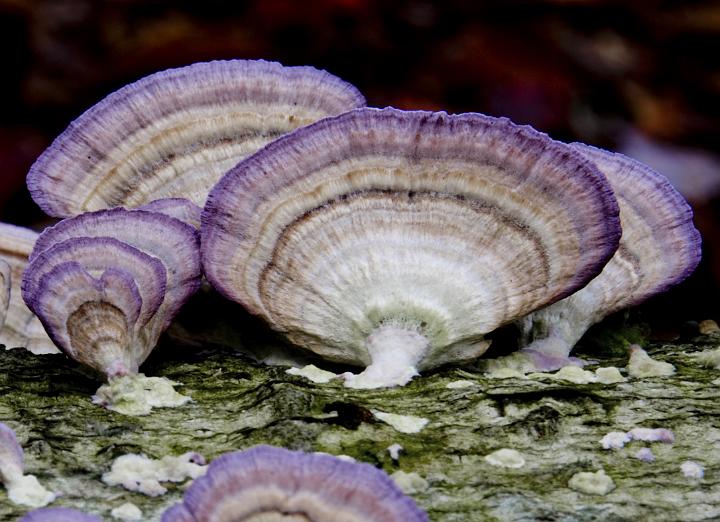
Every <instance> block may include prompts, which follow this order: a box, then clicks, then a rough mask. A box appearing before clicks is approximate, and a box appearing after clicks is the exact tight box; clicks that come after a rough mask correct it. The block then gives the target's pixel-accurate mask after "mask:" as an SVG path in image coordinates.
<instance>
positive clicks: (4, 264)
mask: <svg viewBox="0 0 720 522" xmlns="http://www.w3.org/2000/svg"><path fill="white" fill-rule="evenodd" d="M37 237H38V234H37V233H36V232H33V231H32V230H30V229H27V228H23V227H18V226H15V225H9V224H7V223H0V283H2V284H1V285H0V294H2V295H0V343H1V344H4V345H5V347H6V348H8V349H9V348H20V347H22V348H25V349H27V350H29V351H31V352H32V353H34V354H49V353H58V349H57V348H56V347H55V345H54V344H53V342H52V341H51V340H50V338H49V337H48V336H47V334H46V333H45V330H44V329H43V327H42V325H41V324H40V321H38V318H37V317H35V314H33V313H32V312H31V311H30V310H29V309H28V307H27V306H26V305H25V302H24V301H23V299H22V295H21V292H20V283H21V281H22V273H23V271H24V270H25V267H26V266H27V262H28V256H29V255H30V252H32V249H33V246H34V245H35V241H36V240H37Z"/></svg>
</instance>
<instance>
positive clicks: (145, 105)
mask: <svg viewBox="0 0 720 522" xmlns="http://www.w3.org/2000/svg"><path fill="white" fill-rule="evenodd" d="M364 105H365V100H364V98H363V97H362V95H361V94H360V93H359V92H358V91H357V89H355V88H354V87H353V86H351V85H350V84H348V83H346V82H344V81H342V80H340V79H339V78H337V77H335V76H333V75H331V74H329V73H327V72H325V71H321V70H318V69H315V68H313V67H284V66H282V65H280V64H279V63H275V62H266V61H262V60H258V61H253V60H228V61H213V62H206V63H196V64H193V65H190V66H187V67H181V68H177V69H169V70H166V71H162V72H158V73H155V74H152V75H150V76H147V77H145V78H142V79H140V80H138V81H136V82H135V83H132V84H130V85H127V86H125V87H123V88H122V89H120V90H118V91H116V92H114V93H112V94H110V95H109V96H107V97H106V98H105V99H103V100H102V101H100V102H99V103H98V104H97V105H95V106H93V107H92V108H90V109H89V110H87V111H86V112H85V113H84V114H83V115H81V116H80V117H79V118H77V119H76V120H75V121H73V122H72V123H71V124H70V126H69V127H68V128H67V129H66V130H65V131H64V132H63V133H62V134H61V135H60V136H59V137H58V138H57V139H56V140H55V141H54V142H53V143H52V145H50V147H49V148H48V149H47V150H46V151H45V152H44V153H43V154H42V155H41V156H40V157H39V158H38V160H37V161H36V162H35V164H34V165H33V166H32V168H31V169H30V172H29V174H28V177H27V185H28V188H29V190H30V193H31V195H32V197H33V199H34V200H35V202H36V203H37V204H38V205H39V206H40V208H42V209H43V210H44V211H45V212H46V213H47V214H49V215H51V216H56V217H71V216H75V215H77V214H80V213H82V212H86V211H91V210H99V209H103V208H111V207H116V206H124V207H128V208H135V207H139V206H142V205H144V204H146V203H149V202H151V201H153V200H156V199H160V198H178V197H180V198H187V199H189V200H191V201H192V202H193V203H195V204H197V205H203V204H204V203H205V198H206V197H207V194H208V192H209V191H210V188H211V187H212V186H213V185H214V184H215V183H216V182H217V180H218V179H219V178H220V177H221V176H222V175H223V174H224V173H225V172H227V171H228V170H229V169H230V168H231V167H232V166H234V165H235V164H236V163H237V162H238V161H239V160H240V159H242V158H245V157H246V156H248V155H250V154H252V153H253V152H255V151H257V150H258V149H260V148H262V147H263V146H264V145H265V144H266V143H268V142H270V141H272V140H273V139H275V138H276V137H278V136H280V135H282V134H285V133H287V132H290V131H292V130H294V129H296V128H298V127H301V126H303V125H307V124H309V123H312V122H314V121H317V120H319V119H321V118H324V117H327V116H332V115H337V114H341V113H343V112H345V111H348V110H350V109H354V108H356V107H361V106H364Z"/></svg>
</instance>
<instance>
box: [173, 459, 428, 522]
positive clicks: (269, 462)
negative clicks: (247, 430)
mask: <svg viewBox="0 0 720 522" xmlns="http://www.w3.org/2000/svg"><path fill="white" fill-rule="evenodd" d="M256 520H267V521H278V522H279V521H288V522H309V521H312V522H366V521H369V520H372V521H373V522H426V521H427V520H428V518H427V515H426V514H425V513H424V512H423V511H422V510H420V509H419V508H418V507H417V505H416V504H415V502H414V501H413V500H412V499H411V498H410V497H408V496H406V495H405V494H403V493H402V491H400V489H399V488H398V487H397V485H396V484H395V483H394V482H393V481H392V479H390V477H388V476H387V474H385V473H384V472H383V471H381V470H379V469H377V468H375V467H373V466H370V465H369V464H360V463H357V462H348V461H345V460H341V459H339V458H337V457H333V456H330V455H320V454H308V453H303V452H299V451H290V450H286V449H283V448H276V447H272V446H256V447H255V448H252V449H249V450H246V451H241V452H235V453H228V454H225V455H223V456H221V457H219V458H217V459H215V460H214V461H213V462H212V463H211V464H210V466H209V468H208V471H207V473H206V474H205V475H204V476H203V477H200V478H198V479H196V480H195V481H194V482H193V483H192V485H191V486H190V488H189V489H188V490H187V492H186V493H185V497H184V499H183V503H182V504H178V505H176V506H174V507H172V508H170V509H169V510H168V511H166V512H165V513H164V514H163V517H162V522H210V521H213V522H230V521H233V522H240V521H248V522H249V521H256Z"/></svg>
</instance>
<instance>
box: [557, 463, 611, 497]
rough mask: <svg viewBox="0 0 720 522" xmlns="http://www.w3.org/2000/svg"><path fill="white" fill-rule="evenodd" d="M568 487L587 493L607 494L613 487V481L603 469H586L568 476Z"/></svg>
mask: <svg viewBox="0 0 720 522" xmlns="http://www.w3.org/2000/svg"><path fill="white" fill-rule="evenodd" d="M568 487H569V488H570V489H574V490H575V491H579V492H580V493H587V494H588V495H607V494H608V493H610V492H611V491H612V490H613V489H615V483H614V482H613V479H611V478H610V477H608V476H607V475H606V474H605V470H604V469H600V470H598V471H596V472H595V473H592V472H588V471H581V472H580V473H575V474H574V475H573V476H572V477H570V480H569V481H568Z"/></svg>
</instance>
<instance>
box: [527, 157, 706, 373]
mask: <svg viewBox="0 0 720 522" xmlns="http://www.w3.org/2000/svg"><path fill="white" fill-rule="evenodd" d="M572 146H573V148H575V149H576V150H577V151H579V152H580V153H581V154H582V155H583V156H585V157H586V158H588V159H589V160H591V161H592V162H593V163H594V164H595V165H597V167H598V168H599V169H600V171H601V172H603V174H605V176H606V177H607V179H608V181H609V182H610V185H611V186H612V188H613V190H614V192H615V195H616V197H617V200H618V204H619V206H620V221H621V225H622V238H621V240H620V246H619V248H618V250H617V252H615V255H614V256H613V258H612V259H611V260H610V262H609V263H608V264H607V265H606V266H605V268H604V269H603V271H602V272H601V273H600V275H598V276H597V277H596V278H595V279H593V280H592V281H591V282H590V283H589V284H588V285H587V286H586V287H585V288H583V289H581V290H579V291H577V292H575V293H574V294H573V295H571V296H569V297H567V298H566V299H563V300H562V301H559V302H557V303H555V304H553V305H551V306H549V307H547V308H544V309H542V310H539V311H537V312H534V313H532V314H530V315H529V316H527V317H526V318H524V319H523V321H522V325H523V330H524V338H525V339H524V343H525V344H526V347H525V349H524V350H522V351H521V352H519V353H518V356H519V357H515V359H516V362H520V364H521V365H523V360H522V359H523V358H526V359H525V361H524V369H525V370H535V369H537V370H552V369H557V368H559V367H560V366H563V365H564V364H567V363H568V362H569V360H568V357H567V356H568V354H569V353H570V351H571V350H572V348H573V347H574V346H575V343H576V342H577V341H578V340H579V339H580V338H581V337H582V335H583V334H584V333H585V331H586V330H587V329H588V328H589V327H590V326H592V325H593V324H595V323H596V322H598V321H600V320H602V319H603V318H604V317H605V316H607V315H609V314H611V313H613V312H616V311H618V310H621V309H623V308H627V307H629V306H634V305H637V304H639V303H641V302H642V301H644V300H645V299H647V298H648V297H650V296H652V295H655V294H658V293H661V292H664V291H666V290H667V289H668V288H670V287H672V286H674V285H676V284H677V283H679V282H681V281H683V280H684V279H685V278H686V277H687V276H689V275H690V274H691V273H692V272H693V271H694V270H695V267H696V266H697V264H698V262H699V261H700V234H699V233H698V231H697V230H696V229H695V227H694V226H693V222H692V210H691V209H690V206H689V205H688V204H687V202H686V201H685V200H684V199H683V197H682V196H681V195H680V194H679V193H678V192H677V191H676V190H675V189H674V188H673V187H672V185H670V182H669V181H668V180H667V179H665V178H664V177H663V176H662V175H660V174H659V173H657V172H655V171H654V170H652V169H650V168H649V167H648V166H647V165H645V164H643V163H640V162H638V161H635V160H633V159H631V158H628V157H626V156H623V155H621V154H614V153H612V152H608V151H605V150H601V149H597V148H594V147H590V146H588V145H583V144H577V143H576V144H573V145H572ZM517 359H520V360H519V361H517Z"/></svg>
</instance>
